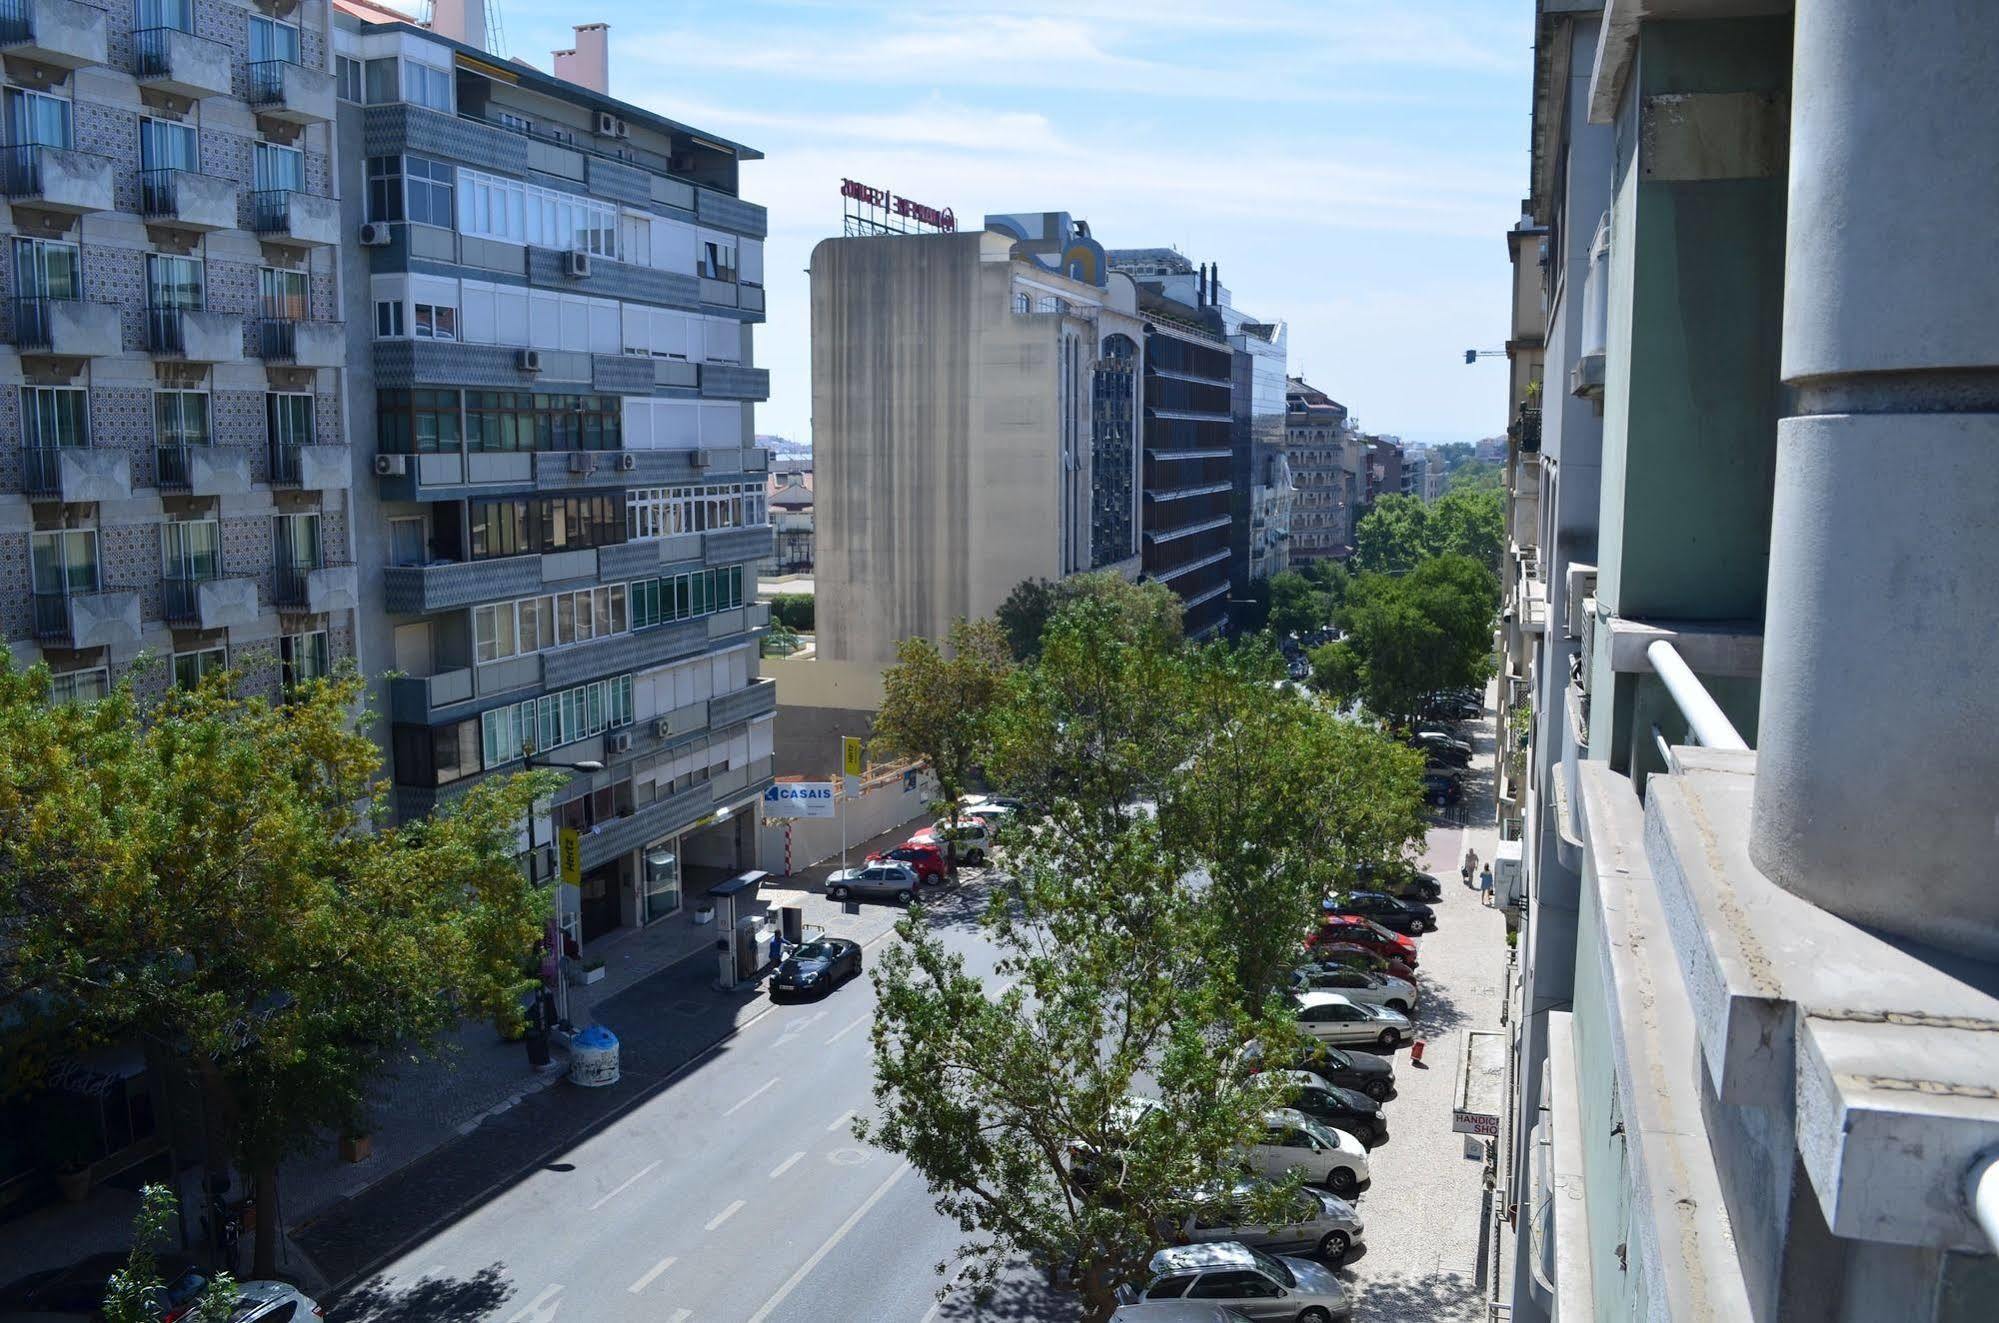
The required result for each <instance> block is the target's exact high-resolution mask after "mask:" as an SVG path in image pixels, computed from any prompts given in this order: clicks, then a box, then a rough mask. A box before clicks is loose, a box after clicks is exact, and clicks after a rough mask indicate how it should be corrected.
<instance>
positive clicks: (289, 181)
mask: <svg viewBox="0 0 1999 1323" xmlns="http://www.w3.org/2000/svg"><path fill="white" fill-rule="evenodd" d="M254 149H255V150H254V154H253V155H252V157H251V162H250V186H251V187H252V188H254V189H256V190H257V191H258V192H260V193H265V192H270V191H272V190H277V189H281V190H283V191H285V192H289V193H303V192H304V191H305V156H304V154H303V153H301V152H300V151H299V150H298V148H296V147H279V146H277V145H276V144H274V143H268V142H260V143H256V144H254Z"/></svg>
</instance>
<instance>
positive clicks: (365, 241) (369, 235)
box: [361, 221, 389, 248]
mask: <svg viewBox="0 0 1999 1323" xmlns="http://www.w3.org/2000/svg"><path fill="white" fill-rule="evenodd" d="M388 242H389V225H388V222H387V221H363V222H362V223H361V246H362V247H363V248H383V247H386V246H387V245H388Z"/></svg>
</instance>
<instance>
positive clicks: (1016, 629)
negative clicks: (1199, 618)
mask: <svg viewBox="0 0 1999 1323" xmlns="http://www.w3.org/2000/svg"><path fill="white" fill-rule="evenodd" d="M1080 601H1097V602H1102V603H1105V604H1107V605H1108V606H1110V607H1111V608H1112V609H1113V611H1115V612H1116V614H1117V615H1118V617H1119V619H1121V620H1122V621H1124V623H1125V624H1126V625H1127V627H1129V628H1130V629H1131V631H1132V632H1133V633H1134V634H1135V635H1141V636H1143V637H1145V638H1148V639H1157V640H1159V641H1160V642H1161V643H1162V644H1164V643H1167V642H1170V641H1172V640H1175V639H1178V638H1179V637H1180V636H1181V632H1182V631H1181V624H1180V614H1181V608H1180V598H1179V595H1178V594H1176V593H1175V592H1174V591H1173V590H1172V589H1170V588H1168V587H1167V586H1166V585H1165V584H1162V583H1156V582H1152V581H1147V582H1145V583H1133V582H1132V581H1131V580H1129V579H1127V578H1125V577H1124V576H1123V575H1121V574H1118V573H1116V572H1115V571H1112V570H1097V571H1094V572H1092V573H1089V574H1074V575H1071V576H1069V577H1068V578H1066V579H1062V580H1059V581H1054V582H1051V581H1050V580H1047V579H1024V580H1022V581H1021V582H1020V583H1018V584H1016V585H1015V586H1014V589H1013V591H1012V592H1011V593H1008V594H1007V597H1006V600H1005V601H1004V602H1001V603H1000V605H999V610H998V611H997V612H995V613H994V619H995V620H996V621H997V622H998V624H999V627H1000V629H1001V630H1002V631H1003V632H1004V633H1005V634H1006V640H1007V646H1008V647H1010V648H1011V649H1012V650H1013V656H1014V660H1016V661H1032V660H1033V659H1034V658H1035V657H1038V656H1039V655H1040V654H1041V640H1042V635H1043V634H1044V633H1046V632H1047V629H1048V623H1049V621H1051V620H1053V619H1054V618H1055V616H1056V615H1058V614H1059V613H1060V612H1061V611H1062V609H1063V608H1064V607H1067V606H1069V605H1070V604H1072V603H1075V602H1080Z"/></svg>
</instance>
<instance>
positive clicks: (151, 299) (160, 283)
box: [146, 253, 205, 309]
mask: <svg viewBox="0 0 1999 1323" xmlns="http://www.w3.org/2000/svg"><path fill="white" fill-rule="evenodd" d="M202 267H203V264H202V263H201V262H200V261H198V260H196V259H195V258H192V257H170V256H168V255H167V254H165V253H148V254H146V306H147V307H149V308H195V309H199V308H201V307H203V306H205V300H204V298H203V294H202V291H203V286H204V282H203V270H202Z"/></svg>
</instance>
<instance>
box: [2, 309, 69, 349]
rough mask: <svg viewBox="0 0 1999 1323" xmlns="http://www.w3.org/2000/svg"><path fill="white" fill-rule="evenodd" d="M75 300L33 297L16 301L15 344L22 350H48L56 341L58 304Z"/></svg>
mask: <svg viewBox="0 0 1999 1323" xmlns="http://www.w3.org/2000/svg"><path fill="white" fill-rule="evenodd" d="M73 302H75V300H74V299H44V298H36V297H33V296H30V297H26V298H16V299H15V300H14V344H15V346H16V347H17V348H20V349H47V348H48V347H49V346H50V345H51V344H52V343H53V342H54V339H55V307H54V305H55V304H57V303H73Z"/></svg>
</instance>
